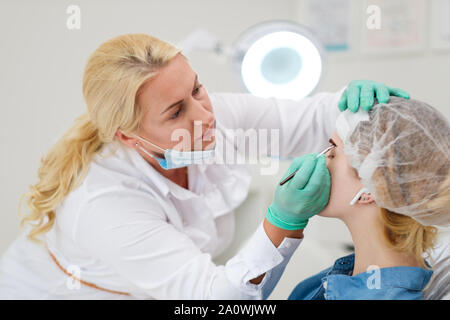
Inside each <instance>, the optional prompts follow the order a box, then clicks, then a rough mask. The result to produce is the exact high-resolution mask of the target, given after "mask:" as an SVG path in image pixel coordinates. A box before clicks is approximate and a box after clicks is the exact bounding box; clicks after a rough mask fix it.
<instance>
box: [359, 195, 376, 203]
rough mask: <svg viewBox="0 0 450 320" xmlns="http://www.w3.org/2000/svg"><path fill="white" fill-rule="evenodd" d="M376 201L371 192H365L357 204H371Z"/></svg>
mask: <svg viewBox="0 0 450 320" xmlns="http://www.w3.org/2000/svg"><path fill="white" fill-rule="evenodd" d="M373 202H375V199H374V198H373V197H372V195H371V194H370V193H363V194H361V197H360V198H359V199H358V201H357V202H356V203H357V204H369V203H373Z"/></svg>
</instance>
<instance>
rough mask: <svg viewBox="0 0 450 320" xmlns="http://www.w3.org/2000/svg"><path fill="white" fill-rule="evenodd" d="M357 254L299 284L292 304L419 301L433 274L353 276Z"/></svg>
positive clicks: (399, 270) (388, 271)
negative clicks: (302, 301)
mask: <svg viewBox="0 0 450 320" xmlns="http://www.w3.org/2000/svg"><path fill="white" fill-rule="evenodd" d="M354 263H355V254H351V255H348V256H345V257H342V258H340V259H338V260H336V262H335V263H334V266H333V267H331V268H328V269H326V270H324V271H322V272H320V273H318V274H316V275H315V276H312V277H310V278H308V279H306V280H304V281H302V282H300V283H299V284H298V285H297V286H296V287H295V288H294V290H293V291H292V293H291V294H290V295H289V298H288V299H289V300H384V299H387V300H420V299H423V294H422V290H423V288H424V287H425V286H426V285H427V283H428V281H430V278H431V275H432V274H433V271H431V270H427V269H424V268H419V267H403V266H401V267H391V268H380V269H377V270H370V271H367V272H363V273H359V274H357V275H355V276H352V272H353V266H354Z"/></svg>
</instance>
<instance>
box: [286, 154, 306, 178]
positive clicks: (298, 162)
mask: <svg viewBox="0 0 450 320" xmlns="http://www.w3.org/2000/svg"><path fill="white" fill-rule="evenodd" d="M304 161H305V159H304V158H303V157H300V158H295V159H294V160H292V162H291V164H290V165H289V168H288V169H287V171H286V172H285V173H284V175H283V177H282V178H281V180H280V181H283V180H284V179H286V178H287V177H288V176H289V175H290V174H291V173H292V172H294V171H295V170H297V169H298V168H300V167H301V165H302V163H303V162H304Z"/></svg>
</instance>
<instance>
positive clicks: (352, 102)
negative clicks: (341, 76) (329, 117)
mask: <svg viewBox="0 0 450 320" xmlns="http://www.w3.org/2000/svg"><path fill="white" fill-rule="evenodd" d="M347 90H348V92H347V100H348V101H347V103H348V108H349V109H350V111H351V112H356V111H358V108H359V96H360V92H361V90H360V88H359V86H357V85H350V86H349V87H348V88H347Z"/></svg>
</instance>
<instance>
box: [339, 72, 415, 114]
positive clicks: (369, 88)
mask: <svg viewBox="0 0 450 320" xmlns="http://www.w3.org/2000/svg"><path fill="white" fill-rule="evenodd" d="M375 96H376V97H377V100H378V102H380V103H388V102H389V99H390V96H397V97H400V98H404V99H409V93H408V92H406V91H403V90H402V89H396V88H390V87H388V86H386V85H385V84H384V83H380V82H375V81H371V80H354V81H352V82H350V84H349V85H348V87H347V89H345V91H344V93H343V94H342V96H341V99H340V101H339V104H338V107H339V110H341V111H344V110H346V109H347V108H348V109H349V110H350V111H351V112H357V111H358V109H359V107H361V108H362V109H363V110H365V111H369V110H370V109H372V106H373V103H374V100H375Z"/></svg>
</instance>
